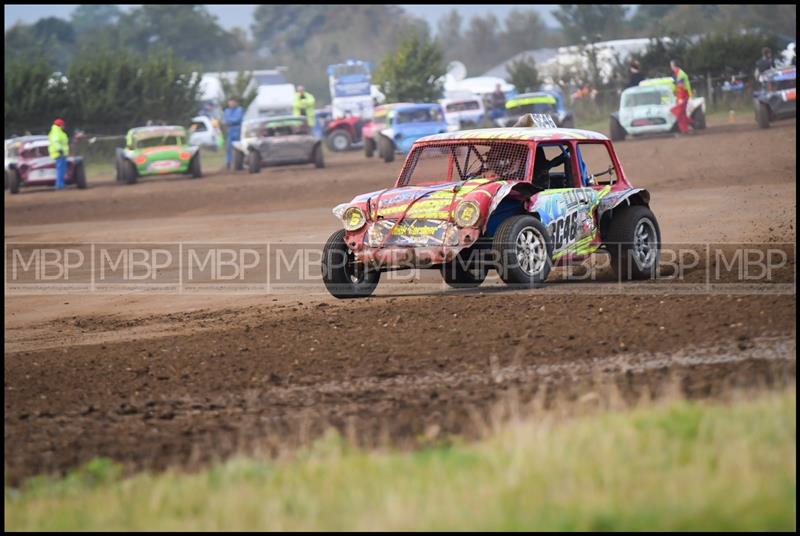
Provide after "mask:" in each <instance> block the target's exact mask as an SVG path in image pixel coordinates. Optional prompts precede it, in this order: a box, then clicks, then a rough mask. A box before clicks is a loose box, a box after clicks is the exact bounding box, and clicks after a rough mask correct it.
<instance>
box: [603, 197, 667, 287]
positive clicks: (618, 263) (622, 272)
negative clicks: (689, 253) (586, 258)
mask: <svg viewBox="0 0 800 536" xmlns="http://www.w3.org/2000/svg"><path fill="white" fill-rule="evenodd" d="M606 246H607V248H608V251H609V253H610V254H611V267H612V268H613V269H614V273H616V274H617V278H618V279H619V280H622V281H629V280H632V279H654V278H655V277H656V275H657V272H658V259H659V253H660V249H661V231H660V230H659V228H658V221H657V220H656V217H655V214H653V211H651V210H650V208H649V207H646V206H644V205H630V206H626V207H619V208H615V209H613V212H612V215H611V222H610V224H609V226H608V239H607V241H606Z"/></svg>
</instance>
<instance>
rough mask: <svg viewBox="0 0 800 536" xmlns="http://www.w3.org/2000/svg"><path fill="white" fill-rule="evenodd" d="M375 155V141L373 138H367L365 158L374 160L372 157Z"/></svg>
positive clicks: (365, 141)
mask: <svg viewBox="0 0 800 536" xmlns="http://www.w3.org/2000/svg"><path fill="white" fill-rule="evenodd" d="M374 154H375V140H373V139H372V138H366V139H365V140H364V156H366V157H367V158H372V155H374Z"/></svg>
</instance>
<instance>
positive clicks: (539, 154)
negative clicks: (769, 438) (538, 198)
mask: <svg viewBox="0 0 800 536" xmlns="http://www.w3.org/2000/svg"><path fill="white" fill-rule="evenodd" d="M565 162H569V151H568V150H566V149H561V154H560V155H558V156H557V157H555V158H553V159H552V160H548V159H547V156H546V155H545V154H544V148H543V147H542V146H541V145H540V146H538V147H536V157H535V158H534V161H533V185H534V186H537V187H539V188H541V189H542V190H547V189H549V188H552V187H553V186H552V185H551V184H550V170H551V169H553V168H554V167H558V166H560V165H562V164H564V163H565Z"/></svg>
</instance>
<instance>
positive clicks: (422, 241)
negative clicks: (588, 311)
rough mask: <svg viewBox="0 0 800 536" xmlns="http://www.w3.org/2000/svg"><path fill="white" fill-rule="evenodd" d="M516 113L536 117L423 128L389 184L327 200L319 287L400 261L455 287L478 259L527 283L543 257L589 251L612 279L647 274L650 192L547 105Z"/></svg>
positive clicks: (540, 278)
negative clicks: (331, 220)
mask: <svg viewBox="0 0 800 536" xmlns="http://www.w3.org/2000/svg"><path fill="white" fill-rule="evenodd" d="M536 122H538V123H536ZM521 123H522V124H538V125H539V126H538V127H535V128H530V127H510V128H495V129H485V130H466V131H461V132H452V133H444V134H436V135H433V136H428V137H425V138H422V139H420V140H418V141H417V142H416V143H415V144H414V146H413V147H412V148H411V151H410V153H409V155H408V157H407V158H406V161H405V165H404V166H403V169H402V171H401V172H400V175H399V177H398V178H397V180H396V181H395V183H394V185H393V186H392V187H390V188H385V189H382V190H378V191H375V192H370V193H366V194H362V195H358V196H356V197H355V198H353V200H352V201H350V202H349V203H344V204H341V205H339V206H337V207H336V208H334V210H333V212H334V214H335V215H336V217H337V218H339V220H340V221H341V222H342V226H343V229H341V230H339V231H337V232H335V233H334V234H333V235H332V236H331V237H330V238H329V239H328V241H327V243H326V244H325V247H324V249H323V254H322V278H323V282H324V284H325V286H326V288H327V289H328V291H329V292H330V293H331V294H333V295H334V296H336V297H337V298H349V297H364V296H369V295H370V294H371V293H372V292H373V290H374V289H375V287H376V286H377V284H378V282H379V280H380V275H381V273H382V272H384V271H388V270H396V269H403V268H431V269H436V270H439V271H440V272H441V274H442V277H443V279H444V281H445V282H446V283H447V284H448V285H450V286H452V287H456V288H461V287H477V286H479V285H480V284H481V283H482V282H483V281H484V279H485V278H486V275H487V271H488V270H489V269H495V270H497V272H498V274H499V276H500V278H501V279H502V280H503V281H504V282H505V283H507V284H510V285H520V286H524V287H535V286H538V285H540V284H542V283H543V282H544V281H545V280H546V279H547V276H548V274H549V273H550V269H551V267H552V266H553V265H559V264H570V263H576V262H582V261H583V260H584V259H586V258H587V256H589V255H591V254H593V253H595V252H598V251H603V252H605V253H608V254H610V255H611V265H612V267H613V268H614V270H615V271H616V273H617V274H618V276H619V277H620V278H621V279H645V278H650V277H654V275H655V271H656V269H657V266H658V258H659V249H660V242H661V237H660V231H659V227H658V223H657V221H656V217H655V215H654V214H653V212H652V211H651V210H650V208H649V201H650V194H649V193H648V192H647V190H644V189H642V188H634V187H633V186H631V184H630V183H629V182H628V180H627V178H626V177H625V175H624V172H623V169H622V166H621V165H620V163H619V160H618V158H617V156H616V154H615V152H614V148H613V146H612V144H611V142H610V141H609V139H608V138H607V137H605V136H603V135H602V134H598V133H596V132H590V131H586V130H576V129H559V128H555V125H554V124H553V123H552V120H550V118H549V117H548V116H538V117H536V118H535V121H534V118H533V117H530V116H526V117H523V118H522V120H521ZM543 126H545V127H546V128H542V127H543ZM590 154H591V155H592V158H591V159H589V160H588V162H587V160H586V157H587V156H588V155H590Z"/></svg>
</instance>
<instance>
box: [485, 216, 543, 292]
mask: <svg viewBox="0 0 800 536" xmlns="http://www.w3.org/2000/svg"><path fill="white" fill-rule="evenodd" d="M492 256H493V259H492V260H493V262H494V265H495V268H496V269H497V273H498V275H500V279H502V280H503V282H504V283H506V284H508V285H522V286H525V287H537V286H540V285H541V284H542V283H544V281H545V280H546V279H547V276H548V275H549V274H550V269H551V268H552V266H553V260H552V257H553V239H552V237H551V236H550V232H549V231H548V230H547V227H545V226H544V224H543V223H542V222H540V221H539V220H538V219H536V218H534V217H533V216H529V215H527V214H522V215H519V216H511V217H510V218H508V219H506V220H505V221H504V222H503V223H501V224H500V227H498V228H497V231H496V232H495V234H494V239H493V240H492Z"/></svg>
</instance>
